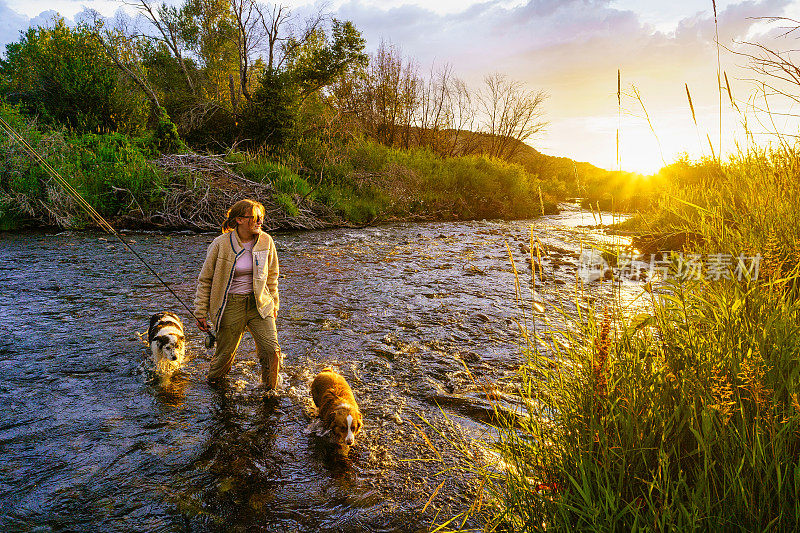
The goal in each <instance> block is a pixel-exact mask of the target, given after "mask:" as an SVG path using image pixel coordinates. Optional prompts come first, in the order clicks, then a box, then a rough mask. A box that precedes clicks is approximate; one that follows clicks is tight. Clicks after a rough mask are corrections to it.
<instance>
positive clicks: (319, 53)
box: [287, 19, 367, 98]
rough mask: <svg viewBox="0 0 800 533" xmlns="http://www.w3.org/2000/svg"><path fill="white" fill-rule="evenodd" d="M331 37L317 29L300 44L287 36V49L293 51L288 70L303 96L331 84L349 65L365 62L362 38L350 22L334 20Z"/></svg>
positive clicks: (305, 96)
mask: <svg viewBox="0 0 800 533" xmlns="http://www.w3.org/2000/svg"><path fill="white" fill-rule="evenodd" d="M331 37H332V38H331V39H330V40H328V39H327V38H326V36H325V32H324V31H323V30H322V29H321V28H317V29H316V30H315V31H314V32H312V33H311V34H310V35H309V36H308V39H307V41H306V42H305V43H304V44H302V45H299V44H298V43H296V42H294V41H293V39H290V40H289V42H288V44H287V49H289V50H292V54H291V55H290V57H289V60H288V65H287V70H288V71H290V72H291V73H292V76H293V77H294V79H295V80H296V81H297V83H298V86H299V88H300V90H301V93H302V95H303V98H307V97H308V96H309V95H310V94H312V93H314V92H316V91H318V90H320V89H322V88H323V87H327V86H328V85H331V84H332V83H333V82H334V81H335V80H336V78H337V77H338V76H340V75H341V74H342V73H343V72H345V71H346V70H347V68H348V67H349V66H350V65H353V64H359V63H364V62H366V61H367V56H366V54H364V45H365V41H364V38H363V37H362V36H361V32H359V31H358V30H357V29H356V27H355V26H354V25H353V23H352V22H350V21H349V20H348V21H344V22H342V21H340V20H337V19H333V21H332V29H331Z"/></svg>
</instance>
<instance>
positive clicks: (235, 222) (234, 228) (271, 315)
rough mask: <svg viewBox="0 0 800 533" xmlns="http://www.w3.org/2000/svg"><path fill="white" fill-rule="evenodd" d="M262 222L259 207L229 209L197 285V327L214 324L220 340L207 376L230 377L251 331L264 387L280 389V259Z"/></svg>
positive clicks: (238, 204)
mask: <svg viewBox="0 0 800 533" xmlns="http://www.w3.org/2000/svg"><path fill="white" fill-rule="evenodd" d="M263 221H264V206H263V205H261V204H260V203H258V202H256V201H253V200H240V201H238V202H236V203H235V204H234V205H233V207H231V208H230V209H228V212H227V213H226V218H225V222H223V223H222V235H220V236H219V237H217V238H216V239H214V241H213V242H212V243H211V245H210V246H209V247H208V253H207V254H206V260H205V262H204V263H203V269H202V270H201V271H200V276H199V277H198V279H197V294H196V296H195V300H194V307H195V312H194V314H195V316H196V317H197V327H199V328H200V329H201V330H203V331H208V330H209V328H210V327H211V324H213V326H214V331H215V332H216V336H217V348H216V351H215V353H214V358H213V359H212V361H211V367H210V368H209V371H208V379H209V381H211V382H212V383H214V382H217V381H219V380H220V379H222V378H223V377H224V376H225V375H226V374H227V373H228V372H229V371H230V369H231V365H232V364H233V358H234V355H235V353H236V348H237V347H238V346H239V342H240V341H241V340H242V334H243V333H244V330H245V328H247V329H248V330H249V331H250V334H251V335H252V336H253V339H254V340H255V341H256V349H257V352H258V358H259V360H260V361H261V378H262V380H263V381H264V384H265V385H266V386H267V387H268V388H269V389H274V388H275V387H277V386H278V370H279V366H280V346H278V333H277V330H276V328H275V318H276V317H277V316H278V306H279V298H278V254H277V253H276V251H275V243H274V242H273V241H272V237H270V236H269V235H267V234H266V233H264V232H262V231H261V223H262V222H263Z"/></svg>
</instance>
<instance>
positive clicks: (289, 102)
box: [241, 69, 300, 152]
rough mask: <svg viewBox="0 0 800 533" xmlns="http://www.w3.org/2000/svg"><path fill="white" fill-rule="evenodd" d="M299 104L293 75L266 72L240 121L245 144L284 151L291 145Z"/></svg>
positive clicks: (260, 78) (267, 70) (271, 71)
mask: <svg viewBox="0 0 800 533" xmlns="http://www.w3.org/2000/svg"><path fill="white" fill-rule="evenodd" d="M299 102H300V94H299V91H298V87H297V84H296V83H295V81H294V80H293V79H292V77H291V75H290V74H288V73H286V72H276V71H274V70H269V69H265V70H264V72H263V73H262V74H261V76H260V77H259V80H258V87H257V88H256V90H255V92H254V93H253V98H252V100H251V101H250V102H249V103H248V106H247V109H246V112H245V113H243V116H242V119H241V122H242V128H241V130H242V132H243V134H244V135H245V136H246V137H247V139H246V144H249V145H251V146H252V147H267V148H270V149H271V151H273V152H282V151H284V149H285V148H286V147H288V146H289V145H290V144H291V141H292V136H293V133H294V129H295V123H296V121H297V109H298V107H299Z"/></svg>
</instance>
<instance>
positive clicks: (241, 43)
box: [230, 0, 266, 101]
mask: <svg viewBox="0 0 800 533" xmlns="http://www.w3.org/2000/svg"><path fill="white" fill-rule="evenodd" d="M230 3H231V13H233V20H234V22H235V24H236V49H237V52H238V59H239V86H240V87H241V90H242V95H243V96H244V97H245V99H246V100H247V101H250V100H252V96H251V95H250V90H249V85H250V69H251V65H252V64H253V60H254V55H255V53H256V52H257V51H258V50H260V49H261V46H262V44H263V41H264V38H265V37H266V31H265V29H264V25H263V21H262V15H261V11H260V10H259V6H258V4H257V3H256V2H255V0H230Z"/></svg>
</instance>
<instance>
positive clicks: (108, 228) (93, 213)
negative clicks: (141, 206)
mask: <svg viewBox="0 0 800 533" xmlns="http://www.w3.org/2000/svg"><path fill="white" fill-rule="evenodd" d="M0 126H2V128H3V129H4V130H5V132H6V133H8V135H9V136H10V137H11V138H12V139H14V140H15V141H16V142H17V143H19V144H20V146H22V147H23V148H24V149H25V151H26V152H28V154H29V155H30V156H31V157H32V158H33V159H34V160H35V161H37V162H38V163H39V164H40V165H41V166H42V167H43V168H44V169H45V170H46V171H47V173H48V174H50V176H51V177H52V178H53V179H54V180H55V181H56V183H58V184H59V185H61V187H62V188H63V189H64V190H65V191H66V192H67V194H69V195H70V197H72V198H73V199H74V200H75V201H76V202H77V203H78V205H79V206H80V207H81V208H82V209H83V210H84V211H86V213H87V214H88V215H89V217H90V218H91V219H92V220H94V221H95V222H96V223H97V225H98V226H100V227H101V228H102V229H103V230H104V231H105V232H106V233H111V234H112V235H114V236H115V237H116V238H117V239H119V242H121V243H122V244H124V245H125V247H126V248H127V249H128V250H130V252H131V253H132V254H133V255H135V256H136V258H137V259H139V261H141V262H142V264H143V265H144V266H145V267H147V269H148V270H149V271H150V272H151V273H152V274H153V275H154V276H155V277H156V278H157V279H158V281H160V282H161V284H162V285H164V287H166V288H167V290H168V291H169V292H171V293H172V295H173V296H174V297H175V299H176V300H178V301H179V302H180V303H181V305H182V306H183V307H185V308H186V310H187V311H188V312H189V314H190V315H192V318H194V319H195V320H196V321H197V322H198V323H199V322H200V321H199V320H197V316H195V314H194V311H192V310H191V309H190V308H189V306H188V305H186V303H185V302H184V301H183V299H182V298H181V297H180V296H178V294H177V293H176V292H175V291H174V290H172V287H170V286H169V284H168V283H167V282H166V281H164V280H163V279H162V278H161V276H159V275H158V272H156V271H155V270H153V267H151V266H150V265H149V264H148V263H147V261H145V260H144V258H143V257H142V256H141V255H139V254H138V253H137V252H136V250H134V249H133V247H132V246H131V245H130V244H129V243H128V242H127V241H126V240H125V239H123V238H122V235H120V234H119V233H118V232H117V230H115V229H114V227H113V226H112V225H111V224H109V223H108V221H107V220H106V219H105V218H103V216H102V215H101V214H100V213H98V212H97V210H96V209H95V208H94V207H92V204H90V203H89V202H87V201H86V200H85V199H84V198H83V196H81V194H80V193H79V192H78V191H77V190H75V188H74V187H73V186H72V185H70V184H69V182H68V181H67V180H65V179H64V178H63V177H62V176H61V174H59V173H58V171H57V170H56V169H54V168H53V167H52V166H50V163H48V162H47V161H45V159H44V158H43V157H42V156H41V155H39V153H38V152H37V151H36V150H35V149H34V148H33V147H32V146H31V145H30V144H29V143H28V141H26V140H25V138H24V137H23V136H22V135H20V134H19V133H17V131H16V130H15V129H14V128H12V127H11V125H10V124H9V123H8V122H6V121H5V119H4V118H3V117H2V116H0ZM206 333H207V335H208V336H207V338H206V346H207V347H208V348H210V347H212V346H213V345H214V342H215V341H216V337H215V336H214V334H213V333H212V332H211V331H210V330H209V331H207V332H206Z"/></svg>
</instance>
